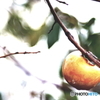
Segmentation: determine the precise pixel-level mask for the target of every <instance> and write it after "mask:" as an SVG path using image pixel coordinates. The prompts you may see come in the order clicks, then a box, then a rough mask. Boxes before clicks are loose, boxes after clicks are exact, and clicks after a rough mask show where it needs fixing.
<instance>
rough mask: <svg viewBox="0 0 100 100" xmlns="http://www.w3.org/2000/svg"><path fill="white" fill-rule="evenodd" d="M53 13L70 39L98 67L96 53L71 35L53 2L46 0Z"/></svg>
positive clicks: (99, 62)
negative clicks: (81, 44) (83, 46)
mask: <svg viewBox="0 0 100 100" xmlns="http://www.w3.org/2000/svg"><path fill="white" fill-rule="evenodd" d="M46 2H47V4H48V6H49V8H50V10H51V13H52V14H53V16H54V19H55V21H56V22H57V23H58V24H59V25H60V26H61V28H62V29H63V31H64V33H65V35H66V36H67V37H68V39H69V40H70V41H71V42H72V43H73V44H74V46H75V47H76V48H77V49H78V50H79V51H81V52H82V54H83V55H84V56H85V57H86V58H88V59H89V60H90V61H92V62H93V63H95V64H96V65H97V66H98V67H100V61H99V59H98V58H97V57H95V55H94V54H92V53H91V52H90V51H86V50H85V49H84V48H82V47H81V46H80V45H79V44H78V43H77V42H76V41H75V40H74V37H73V36H72V35H71V33H70V32H69V31H68V30H67V28H66V26H65V25H64V24H63V23H62V22H61V20H60V19H59V17H58V16H57V14H56V12H55V11H54V9H53V7H52V5H51V3H50V1H49V0H46Z"/></svg>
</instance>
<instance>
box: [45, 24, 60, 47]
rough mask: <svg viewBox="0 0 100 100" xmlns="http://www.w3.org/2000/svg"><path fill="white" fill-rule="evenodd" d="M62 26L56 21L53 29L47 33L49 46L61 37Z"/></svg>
mask: <svg viewBox="0 0 100 100" xmlns="http://www.w3.org/2000/svg"><path fill="white" fill-rule="evenodd" d="M59 30H60V26H59V25H58V24H57V23H56V24H55V25H54V27H53V29H52V31H51V32H50V33H49V34H48V35H47V43H48V48H50V47H51V46H52V45H53V44H54V43H55V42H56V41H58V39H59Z"/></svg>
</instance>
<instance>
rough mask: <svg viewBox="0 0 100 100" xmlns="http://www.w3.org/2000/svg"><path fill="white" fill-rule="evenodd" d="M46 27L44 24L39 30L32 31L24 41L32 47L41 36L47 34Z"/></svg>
mask: <svg viewBox="0 0 100 100" xmlns="http://www.w3.org/2000/svg"><path fill="white" fill-rule="evenodd" d="M47 30H48V28H47V26H46V25H45V23H44V24H43V25H42V26H41V27H40V29H39V30H36V31H34V32H33V33H32V34H30V35H28V36H27V37H26V41H27V42H28V43H29V44H30V46H34V45H35V44H36V43H37V42H38V41H39V39H40V37H41V36H42V35H43V34H46V33H47Z"/></svg>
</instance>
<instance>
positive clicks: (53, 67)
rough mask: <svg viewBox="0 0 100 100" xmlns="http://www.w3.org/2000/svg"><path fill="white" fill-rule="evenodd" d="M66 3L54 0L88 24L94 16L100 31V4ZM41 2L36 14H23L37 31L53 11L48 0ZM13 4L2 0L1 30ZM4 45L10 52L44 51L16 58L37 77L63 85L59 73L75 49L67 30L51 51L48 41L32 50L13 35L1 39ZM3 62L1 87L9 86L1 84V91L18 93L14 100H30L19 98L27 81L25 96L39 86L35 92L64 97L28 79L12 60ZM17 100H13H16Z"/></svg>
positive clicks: (83, 0)
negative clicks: (70, 52)
mask: <svg viewBox="0 0 100 100" xmlns="http://www.w3.org/2000/svg"><path fill="white" fill-rule="evenodd" d="M17 1H18V4H20V2H19V1H20V0H16V2H17ZM63 1H66V2H67V3H68V4H69V5H68V6H66V5H63V4H60V3H58V2H56V1H54V0H51V3H52V5H53V7H55V6H58V7H59V8H60V9H61V10H62V11H64V12H66V13H69V14H71V15H74V16H75V17H76V18H77V19H78V20H79V21H83V22H86V21H88V20H89V19H90V18H92V17H95V18H97V19H96V20H97V21H96V24H95V26H94V31H95V32H100V28H99V26H100V14H98V13H99V9H100V3H98V2H93V1H91V2H90V0H63ZM5 2H6V3H5ZM23 2H25V0H23ZM41 2H42V3H39V4H37V5H35V6H34V9H36V10H35V11H34V12H33V11H32V12H31V14H30V12H28V11H26V12H22V16H24V19H25V20H26V21H27V22H28V23H29V25H30V26H31V27H32V28H35V29H38V28H39V26H40V25H41V23H43V22H44V20H45V18H46V16H47V15H48V11H49V8H48V7H47V5H46V4H45V3H44V0H42V1H41ZM11 4H12V0H1V1H0V13H2V12H3V13H2V14H1V16H0V30H1V29H2V28H3V27H4V25H5V23H6V21H7V18H9V16H8V13H7V10H8V7H9V6H10V5H11ZM21 4H22V2H21ZM18 9H19V8H18ZM34 15H35V16H34ZM37 21H38V23H37ZM33 22H34V23H35V24H34V23H33ZM69 31H70V32H71V33H72V34H73V35H74V36H75V39H76V40H77V42H78V38H77V33H76V31H75V30H69ZM0 46H6V47H7V49H8V50H10V52H16V51H33V50H34V51H38V50H40V51H41V54H37V55H16V56H15V57H16V58H17V59H18V61H19V62H20V63H21V64H22V65H23V66H24V67H25V68H27V69H28V70H29V71H30V72H31V73H32V74H33V75H35V76H38V77H40V78H42V79H45V80H47V81H49V82H54V83H58V84H59V83H60V82H61V80H60V79H59V76H58V75H59V73H58V71H59V66H60V64H61V62H62V59H63V58H64V57H65V56H66V54H67V51H68V49H74V48H75V47H74V46H73V44H71V43H70V42H69V40H68V39H67V38H66V37H65V35H64V33H63V31H61V34H60V40H59V42H57V43H55V44H54V45H53V47H52V48H51V49H50V50H48V48H47V44H46V40H40V41H39V42H38V43H37V45H36V46H35V47H31V48H29V47H28V45H27V44H26V43H24V42H23V41H19V40H18V39H15V38H14V37H13V36H10V35H4V36H2V35H1V36H0ZM21 47H22V48H21ZM0 54H1V55H2V54H3V53H2V50H1V49H0ZM5 62H6V63H5ZM0 63H1V64H0V65H1V66H0V69H1V70H0V77H1V79H2V76H3V79H4V80H3V81H2V82H1V83H0V84H2V85H3V83H5V84H6V83H7V84H6V86H5V88H6V89H5V88H4V87H2V85H1V86H0V90H2V91H4V92H5V91H6V90H10V91H14V92H15V93H16V95H15V97H14V96H13V98H16V100H18V99H20V98H21V97H22V98H21V100H22V99H23V100H28V97H26V98H23V95H22V96H21V97H20V98H18V95H19V90H18V89H19V88H20V91H23V89H22V88H21V87H20V83H22V82H23V80H24V81H25V82H26V83H27V87H26V88H25V93H24V94H27V93H26V91H27V90H30V89H33V88H32V86H35V87H34V88H35V90H38V89H40V90H42V89H43V88H45V90H46V91H49V92H50V93H51V94H53V93H54V94H55V93H57V92H58V94H60V91H58V90H56V89H54V86H51V85H50V84H46V86H43V85H42V86H43V88H41V87H42V86H41V85H40V82H38V81H36V79H33V80H35V81H36V84H35V83H34V81H32V80H31V78H29V77H27V76H25V75H24V73H23V72H22V71H21V70H19V69H18V68H16V67H15V65H14V64H13V63H12V62H11V61H8V60H6V59H0ZM2 66H3V67H2ZM5 69H6V70H5ZM4 72H5V73H6V74H5V73H4ZM20 76H21V77H20ZM14 77H15V78H14ZM17 77H18V79H17ZM8 79H9V80H8ZM16 79H17V80H16ZM8 81H9V82H8ZM33 84H34V85H33ZM37 84H38V86H39V85H40V87H39V88H38V89H37V88H36V86H37ZM16 85H17V86H18V87H17V86H16ZM49 85H50V86H51V88H50V89H48V87H49ZM10 87H13V89H11V88H10ZM16 89H17V91H16ZM21 89H22V90H21ZM51 90H53V91H51ZM37 92H38V91H37ZM22 93H23V92H22ZM22 93H21V94H22ZM54 96H55V95H54ZM13 98H11V99H9V100H12V99H13ZM55 98H57V97H55ZM92 98H94V99H96V100H99V99H100V98H99V99H98V97H92ZM83 99H87V97H80V99H79V100H83ZM88 99H89V97H88ZM90 99H91V98H90ZM13 100H15V99H13ZM34 100H35V99H34ZM36 100H37V99H36Z"/></svg>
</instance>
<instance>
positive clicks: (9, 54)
mask: <svg viewBox="0 0 100 100" xmlns="http://www.w3.org/2000/svg"><path fill="white" fill-rule="evenodd" d="M37 53H40V51H37V52H26V51H25V52H14V53H8V54H6V55H4V56H0V58H5V57H8V56H11V55H15V54H37Z"/></svg>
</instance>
